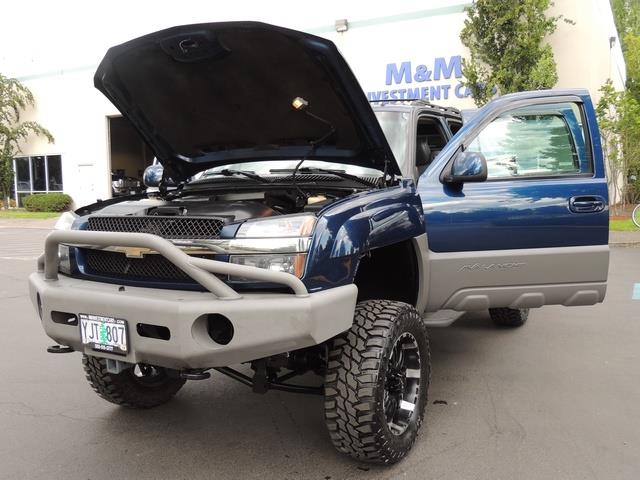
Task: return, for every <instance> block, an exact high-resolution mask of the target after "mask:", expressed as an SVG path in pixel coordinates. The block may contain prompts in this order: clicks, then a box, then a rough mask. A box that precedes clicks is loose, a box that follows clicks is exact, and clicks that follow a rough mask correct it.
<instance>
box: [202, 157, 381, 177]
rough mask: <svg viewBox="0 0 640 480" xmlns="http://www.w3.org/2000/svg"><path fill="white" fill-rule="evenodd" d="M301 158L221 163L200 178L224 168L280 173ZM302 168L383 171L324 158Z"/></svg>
mask: <svg viewBox="0 0 640 480" xmlns="http://www.w3.org/2000/svg"><path fill="white" fill-rule="evenodd" d="M299 162H300V160H272V161H260V162H243V163H232V164H228V165H220V166H218V167H214V168H210V169H209V170H205V171H204V172H203V173H202V174H201V176H200V177H199V178H207V177H211V176H214V175H216V174H218V173H219V172H221V171H222V170H241V171H245V172H252V173H255V174H257V175H269V174H278V173H280V172H278V171H277V170H293V169H294V168H296V165H297V164H298V163H299ZM300 168H322V169H325V170H340V171H343V172H345V173H348V174H350V175H356V176H359V177H362V176H375V177H379V176H380V175H381V172H380V171H379V170H376V169H375V168H365V167H358V166H355V165H347V164H344V163H333V162H324V161H322V160H305V161H304V162H303V163H302V165H301V166H300Z"/></svg>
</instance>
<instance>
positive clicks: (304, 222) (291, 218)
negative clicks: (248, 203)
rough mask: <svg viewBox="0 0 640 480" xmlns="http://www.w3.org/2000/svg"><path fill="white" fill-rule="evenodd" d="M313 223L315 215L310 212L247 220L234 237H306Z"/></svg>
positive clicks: (311, 229)
mask: <svg viewBox="0 0 640 480" xmlns="http://www.w3.org/2000/svg"><path fill="white" fill-rule="evenodd" d="M315 224H316V217H315V215H312V214H303V215H281V216H277V217H270V218H265V219H255V220H247V221H246V222H244V223H243V224H242V225H241V226H240V228H239V229H238V233H237V234H236V238H276V237H308V236H310V235H311V233H312V232H313V227H314V226H315Z"/></svg>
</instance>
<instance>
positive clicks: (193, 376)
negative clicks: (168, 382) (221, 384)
mask: <svg viewBox="0 0 640 480" xmlns="http://www.w3.org/2000/svg"><path fill="white" fill-rule="evenodd" d="M210 377H211V374H210V373H209V372H207V371H206V370H205V369H201V368H191V369H188V370H181V371H180V378H183V379H185V380H206V379H208V378H210Z"/></svg>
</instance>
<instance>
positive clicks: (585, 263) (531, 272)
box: [418, 91, 609, 311]
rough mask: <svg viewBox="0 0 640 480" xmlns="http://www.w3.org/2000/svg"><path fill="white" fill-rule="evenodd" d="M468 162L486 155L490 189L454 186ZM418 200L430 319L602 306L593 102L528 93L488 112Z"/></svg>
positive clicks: (577, 95)
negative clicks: (459, 159)
mask: <svg viewBox="0 0 640 480" xmlns="http://www.w3.org/2000/svg"><path fill="white" fill-rule="evenodd" d="M463 151H468V152H478V153H480V154H482V155H483V156H484V158H485V159H486V163H487V178H486V180H485V181H480V182H476V181H473V182H459V183H448V182H447V175H446V173H447V172H448V171H449V170H450V169H451V166H452V162H453V161H454V159H455V157H456V155H459V154H460V152H463ZM476 180H477V179H476ZM418 190H419V192H420V195H421V198H422V203H423V208H424V214H425V220H426V230H427V239H428V243H429V252H428V253H429V265H430V273H429V277H430V278H429V299H428V306H427V310H430V311H433V310H438V309H454V310H459V311H466V310H479V309H486V308H497V307H509V308H531V307H540V306H542V305H548V304H563V305H570V306H571V305H590V304H594V303H597V302H601V301H602V300H603V299H604V295H605V291H606V280H607V271H608V263H609V247H608V194H607V183H606V178H605V172H604V163H603V157H602V150H601V147H600V142H599V133H598V128H597V125H596V119H595V112H594V109H593V105H592V103H591V100H590V98H589V96H588V94H587V93H586V92H575V91H571V92H554V91H546V92H524V93H521V94H515V95H508V96H505V97H501V98H499V99H497V100H495V101H494V102H492V103H490V104H488V105H487V106H485V107H484V108H483V109H482V110H480V111H479V112H478V114H477V115H476V117H474V118H473V119H472V120H471V121H470V122H469V123H468V124H466V125H465V126H464V127H463V130H462V134H461V135H459V136H458V137H456V141H455V144H452V143H451V142H450V143H449V144H448V145H447V146H446V147H445V149H444V150H443V152H442V155H441V156H440V157H439V158H438V159H437V162H436V163H434V164H433V165H432V166H431V167H430V168H429V169H428V170H427V171H426V172H425V173H424V174H423V176H422V177H421V178H420V182H419V183H418Z"/></svg>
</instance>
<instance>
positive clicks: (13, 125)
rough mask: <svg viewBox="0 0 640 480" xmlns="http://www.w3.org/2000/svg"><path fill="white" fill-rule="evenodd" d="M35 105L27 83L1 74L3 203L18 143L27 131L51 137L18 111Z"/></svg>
mask: <svg viewBox="0 0 640 480" xmlns="http://www.w3.org/2000/svg"><path fill="white" fill-rule="evenodd" d="M34 105H35V101H34V98H33V94H32V93H31V91H29V89H28V88H27V87H25V86H24V85H22V84H21V83H20V82H19V81H18V80H16V79H15V78H7V77H5V76H4V75H2V74H0V193H2V198H3V199H4V204H5V206H6V207H8V206H9V195H10V192H11V185H12V184H13V159H14V157H15V156H16V155H18V154H19V153H20V146H21V144H22V143H23V142H24V141H25V140H26V139H27V138H28V137H29V136H30V135H38V136H42V137H45V138H46V139H47V140H48V141H49V143H51V142H53V141H54V140H53V136H52V135H51V133H49V131H48V130H47V129H46V128H44V127H43V126H42V125H40V124H39V123H37V122H31V121H22V120H21V118H20V117H21V113H22V112H23V111H24V110H25V109H26V108H28V107H33V106H34Z"/></svg>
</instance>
